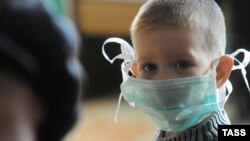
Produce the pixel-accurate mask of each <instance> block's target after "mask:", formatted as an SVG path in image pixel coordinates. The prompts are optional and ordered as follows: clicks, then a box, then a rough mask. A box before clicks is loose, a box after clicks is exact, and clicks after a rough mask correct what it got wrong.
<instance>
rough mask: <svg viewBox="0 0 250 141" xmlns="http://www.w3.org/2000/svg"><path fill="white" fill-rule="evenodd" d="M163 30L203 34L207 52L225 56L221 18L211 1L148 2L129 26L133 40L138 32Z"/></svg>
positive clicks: (218, 8) (156, 0)
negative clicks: (215, 52) (190, 31)
mask: <svg viewBox="0 0 250 141" xmlns="http://www.w3.org/2000/svg"><path fill="white" fill-rule="evenodd" d="M164 27H184V28H187V29H190V30H195V31H198V32H200V33H202V34H203V33H204V35H205V43H206V45H207V47H208V49H209V50H212V51H219V54H224V53H225V48H226V27H225V20H224V15H223V13H222V11H221V8H220V7H219V6H218V4H217V3H216V2H215V1H214V0H148V1H147V2H146V3H145V4H144V5H142V7H141V8H140V10H139V12H138V13H137V15H136V17H135V18H134V20H133V22H132V24H131V27H130V34H131V38H132V41H133V39H134V36H135V34H136V33H138V32H141V31H148V30H154V29H157V28H164Z"/></svg>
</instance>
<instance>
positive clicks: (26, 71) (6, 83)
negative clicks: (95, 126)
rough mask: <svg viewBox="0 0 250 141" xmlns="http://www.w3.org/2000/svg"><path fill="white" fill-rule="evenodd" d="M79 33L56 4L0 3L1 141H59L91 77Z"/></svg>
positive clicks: (47, 0)
mask: <svg viewBox="0 0 250 141" xmlns="http://www.w3.org/2000/svg"><path fill="white" fill-rule="evenodd" d="M80 43H81V42H80V39H79V34H78V32H77V29H76V27H75V26H74V24H73V23H72V21H71V20H70V19H69V18H68V17H66V16H65V15H64V14H63V12H62V11H61V10H60V9H59V8H58V7H57V5H56V2H55V1H52V0H0V95H1V96H0V97H1V98H0V140H1V141H59V140H61V139H63V137H64V136H65V135H66V133H67V132H69V131H70V129H71V128H73V126H74V125H75V124H76V122H77V119H79V116H80V110H81V106H80V105H81V104H80V103H81V101H80V100H81V94H82V93H84V92H83V90H84V87H85V86H86V85H85V84H86V82H87V81H86V78H87V75H86V73H85V71H84V67H83V66H81V64H80V60H79V57H80V48H79V47H80V45H81V44H80Z"/></svg>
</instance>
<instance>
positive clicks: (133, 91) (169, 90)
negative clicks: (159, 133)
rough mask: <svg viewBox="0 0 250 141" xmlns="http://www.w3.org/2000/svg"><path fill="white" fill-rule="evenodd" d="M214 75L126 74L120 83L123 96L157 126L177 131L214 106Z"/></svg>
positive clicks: (198, 118)
mask: <svg viewBox="0 0 250 141" xmlns="http://www.w3.org/2000/svg"><path fill="white" fill-rule="evenodd" d="M214 76H215V75H214V74H209V75H204V76H196V77H185V78H178V79H171V80H145V79H138V78H132V77H130V78H128V79H127V80H126V81H124V82H123V83H122V85H121V91H122V94H123V97H124V98H125V100H126V101H127V102H129V103H135V105H136V107H138V108H139V109H140V110H141V111H143V112H144V113H146V114H147V115H148V116H149V117H150V118H151V119H152V120H153V121H154V122H155V123H156V124H157V125H158V127H160V129H162V130H165V131H172V132H179V131H182V130H184V129H187V128H189V127H191V126H193V125H196V124H197V123H199V122H200V121H201V120H202V119H203V118H204V117H206V116H207V115H208V114H209V113H211V112H213V111H216V110H218V109H219V108H220V107H219V100H218V98H217V97H216V94H217V92H216V83H215V77H214Z"/></svg>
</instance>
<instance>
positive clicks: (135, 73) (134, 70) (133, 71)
mask: <svg viewBox="0 0 250 141" xmlns="http://www.w3.org/2000/svg"><path fill="white" fill-rule="evenodd" d="M131 72H132V74H133V75H134V76H135V77H138V75H139V73H138V68H137V64H136V63H134V64H133V65H132V67H131Z"/></svg>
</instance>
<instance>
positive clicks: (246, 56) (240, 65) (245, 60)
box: [225, 48, 250, 101]
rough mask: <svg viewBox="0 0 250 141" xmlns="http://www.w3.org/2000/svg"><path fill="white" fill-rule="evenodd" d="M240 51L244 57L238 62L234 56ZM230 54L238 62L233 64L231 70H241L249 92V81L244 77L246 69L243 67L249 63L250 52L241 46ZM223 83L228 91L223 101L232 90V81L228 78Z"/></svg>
mask: <svg viewBox="0 0 250 141" xmlns="http://www.w3.org/2000/svg"><path fill="white" fill-rule="evenodd" d="M240 53H243V55H244V58H243V60H242V62H240V61H239V60H238V59H236V56H237V55H238V54H240ZM230 56H231V57H233V59H234V60H235V61H236V62H237V63H238V65H233V68H232V71H233V70H238V69H240V70H241V74H242V76H243V78H244V81H245V84H246V86H247V89H248V91H249V92H250V88H249V83H248V80H247V77H246V75H247V71H246V69H245V68H246V67H247V66H248V64H249V63H250V52H249V51H247V50H246V49H243V48H241V49H238V50H236V51H235V52H233V53H232V54H230ZM225 85H226V89H227V91H228V92H227V95H226V98H225V101H227V100H228V98H229V96H230V94H231V92H232V91H233V86H232V83H231V82H230V81H229V80H227V81H226V84H225Z"/></svg>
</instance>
